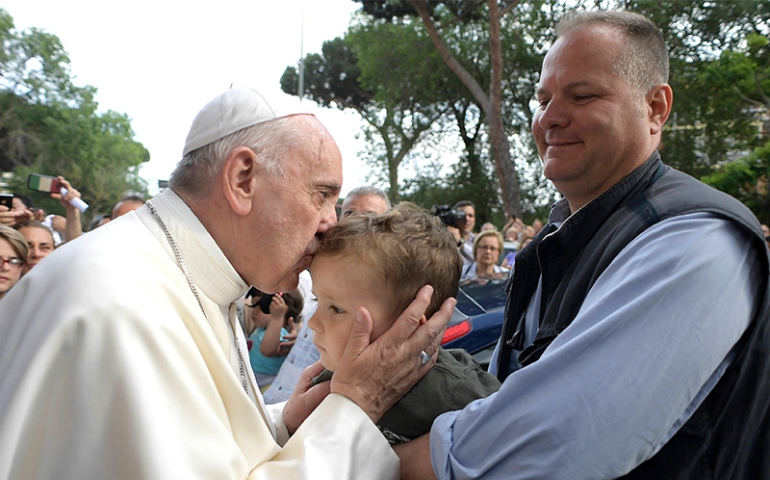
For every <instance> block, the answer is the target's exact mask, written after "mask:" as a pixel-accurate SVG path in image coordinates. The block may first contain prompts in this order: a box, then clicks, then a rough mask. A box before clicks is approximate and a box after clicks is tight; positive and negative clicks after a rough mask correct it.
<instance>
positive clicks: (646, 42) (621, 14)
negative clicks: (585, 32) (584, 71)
mask: <svg viewBox="0 0 770 480" xmlns="http://www.w3.org/2000/svg"><path fill="white" fill-rule="evenodd" d="M596 24H599V25H607V26H610V27H613V28H616V29H617V30H619V31H620V32H621V33H622V34H623V35H624V36H625V37H626V38H627V39H628V40H629V41H628V43H626V46H625V48H624V49H623V52H622V53H621V54H620V56H619V58H617V59H615V65H614V70H615V73H616V74H617V75H618V76H619V77H621V78H623V79H624V80H625V81H626V82H628V83H629V84H630V85H632V86H634V87H635V88H636V90H637V91H638V92H639V94H640V95H642V96H644V95H645V94H647V92H649V91H650V89H651V88H652V87H654V86H655V85H658V84H660V83H668V52H667V51H666V42H665V40H663V34H662V33H661V31H660V29H659V28H658V27H657V26H656V25H655V24H654V23H653V22H652V21H651V20H650V19H648V18H647V17H645V16H643V15H639V14H638V13H633V12H628V11H624V10H617V11H609V12H605V11H593V12H576V11H572V12H569V13H567V14H566V15H565V16H564V17H563V18H562V19H561V20H560V21H559V23H558V24H557V25H556V37H557V38H559V37H561V36H562V35H564V34H566V33H567V32H569V31H571V30H574V29H577V28H582V27H585V26H589V25H596Z"/></svg>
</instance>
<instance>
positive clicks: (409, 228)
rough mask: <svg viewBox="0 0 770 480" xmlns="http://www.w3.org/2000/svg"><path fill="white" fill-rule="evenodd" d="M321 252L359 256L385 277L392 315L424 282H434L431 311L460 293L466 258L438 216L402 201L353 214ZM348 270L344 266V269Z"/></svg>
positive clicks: (325, 241) (332, 232)
mask: <svg viewBox="0 0 770 480" xmlns="http://www.w3.org/2000/svg"><path fill="white" fill-rule="evenodd" d="M317 254H319V255H332V256H336V255H340V256H343V257H347V258H350V257H352V258H355V259H356V261H357V262H361V263H363V264H365V265H366V266H368V267H369V268H370V269H371V271H372V273H373V275H374V277H375V278H376V279H379V280H381V281H382V282H383V284H384V285H383V288H381V289H380V291H381V292H382V294H383V295H388V296H389V297H390V298H388V299H387V300H388V301H390V302H391V311H390V313H391V315H393V317H394V318H393V320H395V316H396V315H398V314H400V313H401V312H403V311H404V310H405V309H406V307H408V306H409V304H410V303H411V302H412V301H413V300H414V297H415V295H416V294H417V292H418V291H419V290H420V288H422V287H423V286H424V285H431V286H432V287H433V289H434V290H433V296H432V297H431V302H430V305H429V306H428V309H427V310H426V311H425V314H426V315H427V316H430V315H432V314H433V313H435V312H436V311H437V310H438V309H439V308H440V307H441V304H442V303H444V300H446V299H447V298H449V297H454V296H456V295H457V288H458V284H459V282H460V272H461V270H462V264H463V262H462V259H461V258H460V254H459V252H458V251H457V245H456V244H455V241H454V237H452V234H451V233H449V230H448V229H447V228H446V226H445V225H444V224H443V223H441V220H440V219H439V218H438V217H435V216H433V215H430V214H429V213H428V212H426V211H425V210H423V209H421V208H419V207H418V206H416V205H414V204H412V203H409V202H401V203H400V204H398V205H396V206H395V207H393V209H391V210H389V211H388V212H386V213H384V214H382V215H351V216H350V217H345V218H343V219H342V220H340V221H339V223H337V225H335V226H334V227H333V228H331V229H330V230H329V231H328V232H326V235H325V236H324V237H323V238H322V240H321V242H320V244H319V246H318V251H317ZM344 274H345V272H340V275H344Z"/></svg>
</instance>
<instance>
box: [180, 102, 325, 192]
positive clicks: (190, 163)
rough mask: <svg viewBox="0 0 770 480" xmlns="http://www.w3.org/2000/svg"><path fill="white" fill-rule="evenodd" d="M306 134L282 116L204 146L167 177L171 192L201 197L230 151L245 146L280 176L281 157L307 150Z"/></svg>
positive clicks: (188, 156)
mask: <svg viewBox="0 0 770 480" xmlns="http://www.w3.org/2000/svg"><path fill="white" fill-rule="evenodd" d="M306 137H307V132H306V131H303V129H302V127H301V126H299V125H298V124H297V122H294V121H292V117H291V116H289V117H282V118H277V119H275V120H270V121H267V122H263V123H259V124H257V125H252V126H250V127H246V128H243V129H241V130H238V131H237V132H235V133H232V134H230V135H227V136H225V137H223V138H221V139H219V140H217V141H216V142H212V143H210V144H208V145H204V146H203V147H200V148H198V149H196V150H193V151H192V152H190V153H188V154H187V155H185V156H184V158H182V160H181V161H180V162H179V163H178V164H177V166H176V168H175V169H174V172H173V173H172V174H171V177H170V178H169V181H168V185H169V187H170V188H171V189H172V190H175V191H177V192H184V193H186V194H187V195H189V196H191V197H193V198H200V197H203V196H205V195H206V194H207V193H209V191H210V190H211V187H212V185H214V183H215V181H216V177H217V175H218V174H219V172H220V170H221V169H222V165H223V164H224V162H225V160H226V159H227V157H228V155H230V152H232V151H233V150H234V149H236V148H238V147H248V148H250V149H251V150H253V151H254V153H256V154H257V158H258V161H260V162H261V164H262V166H263V167H264V168H265V169H266V170H267V171H268V172H270V173H271V174H273V175H277V176H283V175H284V173H285V171H286V165H285V164H284V163H283V161H282V160H283V158H284V157H285V154H286V152H287V151H288V150H289V149H290V148H298V147H299V148H303V149H307V148H310V147H309V145H308V142H306V141H304V139H305V138H306Z"/></svg>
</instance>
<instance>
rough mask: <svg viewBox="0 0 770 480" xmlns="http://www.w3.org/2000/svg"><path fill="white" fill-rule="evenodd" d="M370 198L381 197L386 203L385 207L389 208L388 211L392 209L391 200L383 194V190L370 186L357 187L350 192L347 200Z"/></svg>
mask: <svg viewBox="0 0 770 480" xmlns="http://www.w3.org/2000/svg"><path fill="white" fill-rule="evenodd" d="M368 196H374V197H380V198H381V199H383V200H384V201H385V205H387V206H388V210H390V209H391V207H392V206H391V204H390V199H389V198H388V196H387V195H386V194H385V192H383V191H382V190H381V189H379V188H377V187H370V186H363V187H357V188H354V189H353V190H351V191H349V192H348V194H347V196H346V197H345V199H346V200H347V199H348V198H353V197H368Z"/></svg>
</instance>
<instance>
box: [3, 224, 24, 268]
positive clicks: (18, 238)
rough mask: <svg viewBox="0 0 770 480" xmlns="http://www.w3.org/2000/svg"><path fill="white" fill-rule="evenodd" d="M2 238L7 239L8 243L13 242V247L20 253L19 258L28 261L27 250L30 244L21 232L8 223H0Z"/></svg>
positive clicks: (17, 253)
mask: <svg viewBox="0 0 770 480" xmlns="http://www.w3.org/2000/svg"><path fill="white" fill-rule="evenodd" d="M0 238H4V239H6V240H7V241H8V243H10V244H11V247H12V248H13V250H14V251H15V252H16V255H18V256H19V258H21V259H22V260H24V261H25V262H26V261H27V251H28V249H29V244H28V243H27V239H26V238H24V235H22V234H21V232H19V231H18V230H14V229H13V228H11V227H9V226H7V225H2V224H0Z"/></svg>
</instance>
